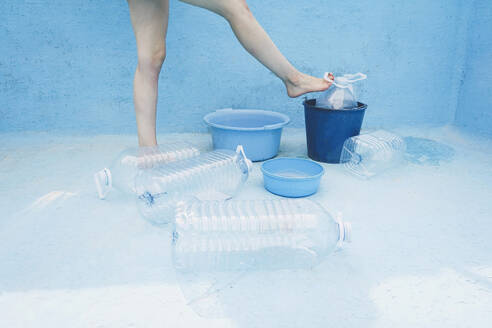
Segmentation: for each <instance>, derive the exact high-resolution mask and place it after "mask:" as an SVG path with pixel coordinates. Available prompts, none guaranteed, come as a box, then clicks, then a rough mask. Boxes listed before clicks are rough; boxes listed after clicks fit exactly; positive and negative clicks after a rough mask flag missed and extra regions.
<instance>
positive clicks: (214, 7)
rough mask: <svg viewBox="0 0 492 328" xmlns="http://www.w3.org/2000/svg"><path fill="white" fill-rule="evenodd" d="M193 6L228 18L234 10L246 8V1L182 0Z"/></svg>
mask: <svg viewBox="0 0 492 328" xmlns="http://www.w3.org/2000/svg"><path fill="white" fill-rule="evenodd" d="M180 1H181V2H185V3H188V4H190V5H193V6H197V7H201V8H205V9H208V10H210V11H212V12H214V13H216V14H219V15H222V16H226V15H227V13H228V12H230V11H233V10H234V8H237V7H240V6H246V0H180Z"/></svg>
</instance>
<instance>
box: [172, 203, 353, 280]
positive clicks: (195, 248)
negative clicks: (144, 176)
mask: <svg viewBox="0 0 492 328" xmlns="http://www.w3.org/2000/svg"><path fill="white" fill-rule="evenodd" d="M350 235H351V225H350V223H348V222H342V221H341V220H340V219H337V220H335V219H334V218H333V217H332V216H331V215H330V214H329V213H328V212H327V211H326V210H325V209H324V208H323V207H321V206H320V205H319V204H318V203H315V202H313V201H311V200H308V199H279V200H253V201H241V200H229V201H202V202H181V203H179V204H178V206H177V208H176V214H175V228H174V233H173V258H174V264H175V267H176V269H177V270H179V271H181V272H190V271H230V270H248V269H260V270H264V269H283V268H306V267H310V266H312V265H315V264H317V263H319V262H320V261H321V260H322V259H323V258H324V257H325V256H326V255H328V254H329V253H330V252H332V251H334V250H336V249H337V248H338V247H340V246H341V245H342V244H343V243H345V242H348V241H350Z"/></svg>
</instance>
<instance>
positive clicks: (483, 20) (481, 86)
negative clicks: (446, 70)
mask: <svg viewBox="0 0 492 328" xmlns="http://www.w3.org/2000/svg"><path fill="white" fill-rule="evenodd" d="M468 36H469V38H468V44H467V51H466V62H465V75H464V79H463V86H462V88H461V93H460V98H459V105H458V109H457V111H456V123H457V124H458V125H462V126H465V127H467V128H471V129H473V130H477V131H479V132H483V133H487V134H492V1H490V0H476V1H475V2H474V6H473V10H472V13H471V20H470V24H469V29H468Z"/></svg>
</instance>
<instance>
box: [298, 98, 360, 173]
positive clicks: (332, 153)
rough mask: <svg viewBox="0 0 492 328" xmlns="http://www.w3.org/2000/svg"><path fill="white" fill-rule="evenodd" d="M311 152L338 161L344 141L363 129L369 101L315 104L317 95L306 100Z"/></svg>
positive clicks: (327, 160) (317, 157)
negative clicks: (339, 105) (334, 105)
mask: <svg viewBox="0 0 492 328" xmlns="http://www.w3.org/2000/svg"><path fill="white" fill-rule="evenodd" d="M303 104H304V117H305V120H306V139H307V147H308V156H309V157H310V158H311V159H314V160H315V161H318V162H325V163H339V162H340V154H341V153H342V148H343V143H344V142H345V140H347V138H350V137H353V136H356V135H358V134H359V133H360V128H361V126H362V120H363V119H364V113H365V112H366V108H367V105H366V104H363V103H357V104H358V106H357V107H356V108H353V109H326V108H322V107H316V99H306V100H305V101H304V103H303Z"/></svg>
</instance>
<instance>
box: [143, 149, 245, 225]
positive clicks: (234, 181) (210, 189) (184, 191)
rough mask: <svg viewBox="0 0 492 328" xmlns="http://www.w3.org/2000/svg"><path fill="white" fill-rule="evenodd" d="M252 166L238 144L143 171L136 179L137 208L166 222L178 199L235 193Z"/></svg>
mask: <svg viewBox="0 0 492 328" xmlns="http://www.w3.org/2000/svg"><path fill="white" fill-rule="evenodd" d="M251 169H252V163H251V161H250V160H249V159H247V158H246V156H245V154H244V150H243V147H242V146H238V148H237V150H236V151H232V150H228V149H218V150H214V151H211V152H208V153H203V154H201V155H199V156H196V157H193V158H189V159H186V160H183V161H180V162H175V163H169V164H166V165H162V166H159V167H156V168H154V169H151V170H142V171H141V172H140V173H139V174H138V175H137V177H136V180H135V186H136V190H137V195H138V199H137V207H138V209H139V211H140V213H141V214H142V216H143V217H144V218H146V219H147V220H149V221H150V222H152V223H154V224H166V223H168V222H169V221H170V220H172V219H173V216H174V210H175V208H176V203H177V202H178V201H182V200H189V199H195V198H197V197H198V198H199V199H204V197H205V199H206V196H208V195H211V194H215V195H216V196H220V198H222V199H227V198H230V197H232V196H234V195H235V194H236V192H237V191H238V189H239V188H240V187H241V186H242V185H243V184H244V183H245V182H246V180H247V179H248V176H249V172H250V171H251Z"/></svg>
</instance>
